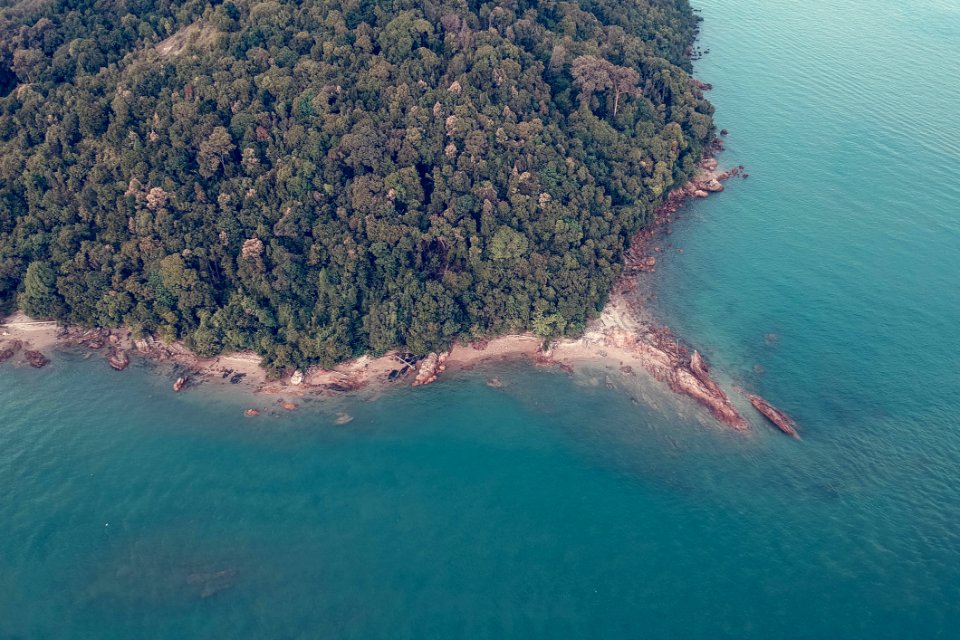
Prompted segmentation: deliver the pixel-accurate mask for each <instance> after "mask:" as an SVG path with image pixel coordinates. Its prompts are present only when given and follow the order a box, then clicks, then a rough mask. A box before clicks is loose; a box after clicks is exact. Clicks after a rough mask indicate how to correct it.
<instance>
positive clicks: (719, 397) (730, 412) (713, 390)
mask: <svg viewBox="0 0 960 640" xmlns="http://www.w3.org/2000/svg"><path fill="white" fill-rule="evenodd" d="M668 383H669V384H670V388H671V389H673V390H674V391H675V392H676V393H682V394H684V395H686V396H689V397H691V398H693V399H694V400H696V401H697V402H699V403H700V404H702V405H703V406H705V407H706V408H707V409H709V410H710V413H712V414H713V415H714V417H715V418H717V420H720V421H721V422H723V423H724V424H727V425H729V426H731V427H734V428H735V429H738V430H741V431H744V430H746V428H747V421H746V420H744V419H743V416H741V415H740V413H739V412H738V411H737V410H736V408H735V407H734V406H733V404H731V402H730V398H728V397H727V394H726V393H724V392H723V390H722V389H721V388H720V385H718V384H717V383H716V381H715V380H714V379H713V378H712V377H711V376H710V370H709V368H708V367H707V363H706V362H704V360H703V358H702V357H701V356H700V354H699V353H697V352H696V351H694V352H693V355H692V356H691V357H690V362H689V363H686V364H684V363H679V362H678V363H675V364H674V368H673V371H672V372H671V375H670V377H669V378H668Z"/></svg>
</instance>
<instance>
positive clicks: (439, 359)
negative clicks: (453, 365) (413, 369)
mask: <svg viewBox="0 0 960 640" xmlns="http://www.w3.org/2000/svg"><path fill="white" fill-rule="evenodd" d="M449 356H450V354H449V353H447V352H446V351H445V352H443V353H440V354H437V353H432V352H431V353H430V354H428V355H427V357H426V358H424V359H423V360H421V361H420V370H419V371H417V377H416V379H415V380H414V381H413V386H414V387H417V386H420V385H424V384H431V383H434V382H436V381H437V376H438V375H440V374H441V373H442V372H443V371H445V370H446V368H447V366H446V365H445V364H444V363H445V362H446V361H447V358H448V357H449Z"/></svg>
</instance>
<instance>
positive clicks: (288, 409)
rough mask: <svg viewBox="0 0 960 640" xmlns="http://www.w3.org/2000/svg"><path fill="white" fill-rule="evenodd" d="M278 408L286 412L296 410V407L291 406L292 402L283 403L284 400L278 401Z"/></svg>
mask: <svg viewBox="0 0 960 640" xmlns="http://www.w3.org/2000/svg"><path fill="white" fill-rule="evenodd" d="M280 406H281V407H283V408H284V409H286V410H287V411H296V410H297V405H295V404H293V403H292V402H288V401H285V400H281V401H280Z"/></svg>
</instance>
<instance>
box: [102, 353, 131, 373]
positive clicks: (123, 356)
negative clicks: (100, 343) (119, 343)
mask: <svg viewBox="0 0 960 640" xmlns="http://www.w3.org/2000/svg"><path fill="white" fill-rule="evenodd" d="M107 364H109V365H110V367H111V368H112V369H114V370H116V371H123V370H124V369H126V368H127V367H128V366H129V365H130V356H128V355H127V352H126V351H124V350H123V349H118V348H116V347H110V354H109V355H108V356H107Z"/></svg>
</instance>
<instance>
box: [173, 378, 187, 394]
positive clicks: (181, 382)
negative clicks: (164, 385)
mask: <svg viewBox="0 0 960 640" xmlns="http://www.w3.org/2000/svg"><path fill="white" fill-rule="evenodd" d="M187 382H188V380H187V378H186V377H185V376H180V377H179V378H177V381H176V382H174V383H173V390H174V391H176V392H177V393H180V392H181V391H182V390H183V388H184V387H185V386H187Z"/></svg>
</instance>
